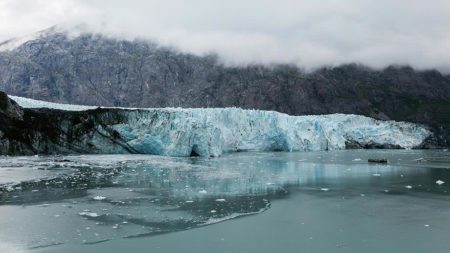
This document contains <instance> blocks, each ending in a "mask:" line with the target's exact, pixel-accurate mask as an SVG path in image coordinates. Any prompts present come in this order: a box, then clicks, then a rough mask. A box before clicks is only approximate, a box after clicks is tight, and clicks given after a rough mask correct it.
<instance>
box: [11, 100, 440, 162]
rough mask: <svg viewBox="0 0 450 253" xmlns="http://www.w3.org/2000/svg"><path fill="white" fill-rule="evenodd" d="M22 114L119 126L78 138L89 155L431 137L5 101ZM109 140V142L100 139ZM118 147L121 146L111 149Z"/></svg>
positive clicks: (235, 116)
mask: <svg viewBox="0 0 450 253" xmlns="http://www.w3.org/2000/svg"><path fill="white" fill-rule="evenodd" d="M9 97H10V98H11V99H12V100H14V101H16V102H17V103H18V104H19V105H20V106H21V107H23V108H48V109H55V110H66V111H72V112H74V111H75V112H76V111H84V112H94V111H96V114H95V115H96V116H95V117H100V118H114V119H118V120H114V121H108V122H109V123H102V124H97V125H96V126H95V128H96V129H95V132H93V133H92V134H87V135H85V136H84V137H83V138H85V139H86V141H88V142H89V143H90V145H93V146H95V152H94V153H139V154H153V155H164V156H180V157H185V156H205V157H208V156H211V157H215V156H220V155H222V154H224V153H229V152H240V151H288V152H291V151H321V150H339V149H345V148H348V147H349V146H352V145H353V146H355V145H356V146H357V147H361V148H364V147H390V148H406V149H409V148H415V147H418V146H420V145H421V144H422V143H423V142H424V141H425V139H427V138H428V137H429V136H430V135H432V133H431V132H430V131H429V130H428V129H427V128H426V127H424V126H421V125H418V124H413V123H408V122H396V121H380V120H375V119H373V118H369V117H365V116H360V115H352V114H331V115H315V116H290V115H287V114H283V113H278V112H274V111H262V110H244V109H240V108H195V109H184V108H148V109H137V108H100V107H96V106H77V105H65V104H58V103H49V102H44V101H38V100H33V99H28V98H21V97H16V96H9ZM111 135H113V136H114V138H105V136H111ZM118 143H120V145H116V144H118Z"/></svg>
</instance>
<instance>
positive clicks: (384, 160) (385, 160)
mask: <svg viewBox="0 0 450 253" xmlns="http://www.w3.org/2000/svg"><path fill="white" fill-rule="evenodd" d="M367 161H368V162H369V163H387V162H388V161H387V159H369V160H367Z"/></svg>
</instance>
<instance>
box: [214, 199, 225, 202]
mask: <svg viewBox="0 0 450 253" xmlns="http://www.w3.org/2000/svg"><path fill="white" fill-rule="evenodd" d="M225 201H226V200H225V199H216V202H225Z"/></svg>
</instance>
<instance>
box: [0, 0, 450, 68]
mask: <svg viewBox="0 0 450 253" xmlns="http://www.w3.org/2000/svg"><path fill="white" fill-rule="evenodd" d="M0 20H1V21H2V22H0V41H3V40H7V39H10V38H14V37H22V36H26V35H29V34H33V33H34V32H36V31H39V30H42V29H45V28H48V27H50V26H53V25H58V26H60V27H67V28H68V29H71V28H72V27H75V26H76V25H78V24H83V29H85V30H87V31H91V32H100V33H103V34H106V35H108V36H113V37H117V38H125V39H133V38H136V37H139V38H145V39H150V40H153V41H155V42H157V43H159V44H161V45H165V46H173V47H175V48H177V49H179V50H181V51H183V52H190V53H194V54H198V55H203V54H207V53H217V54H218V55H219V56H220V58H221V59H222V60H223V61H224V62H225V63H227V64H248V63H264V64H269V63H293V64H297V65H298V66H300V67H302V68H305V69H313V68H317V67H320V66H323V65H339V64H343V63H353V62H355V63H361V64H365V65H368V66H371V67H374V68H381V67H384V66H386V65H390V64H406V65H411V66H413V67H415V68H418V69H428V68H438V69H439V70H442V71H445V72H448V70H450V61H449V59H450V2H449V1H444V0H442V1H441V0H429V1H423V0H422V1H419V0H396V1H392V0H377V1H373V0H370V1H369V0H321V1H313V0H277V1H275V0H271V1H269V0H245V1H242V0H223V1H222V0H216V1H213V0H190V1H181V0H166V1H162V0H161V1H155V0H150V1H138V0H128V1H119V0H96V1H92V0H0ZM77 29H79V28H77Z"/></svg>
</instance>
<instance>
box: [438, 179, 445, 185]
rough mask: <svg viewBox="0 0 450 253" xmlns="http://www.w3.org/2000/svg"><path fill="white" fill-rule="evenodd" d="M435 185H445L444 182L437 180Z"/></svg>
mask: <svg viewBox="0 0 450 253" xmlns="http://www.w3.org/2000/svg"><path fill="white" fill-rule="evenodd" d="M436 184H438V185H442V184H445V182H444V181H442V180H438V181H436Z"/></svg>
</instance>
